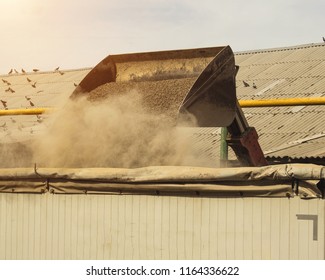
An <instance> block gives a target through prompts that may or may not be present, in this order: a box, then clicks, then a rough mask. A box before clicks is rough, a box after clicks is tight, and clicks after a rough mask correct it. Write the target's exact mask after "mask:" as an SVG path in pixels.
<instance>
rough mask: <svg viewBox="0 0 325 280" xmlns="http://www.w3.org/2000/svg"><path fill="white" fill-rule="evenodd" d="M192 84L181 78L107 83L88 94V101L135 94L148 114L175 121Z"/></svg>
mask: <svg viewBox="0 0 325 280" xmlns="http://www.w3.org/2000/svg"><path fill="white" fill-rule="evenodd" d="M194 82H195V78H183V79H173V80H161V81H142V82H119V83H107V84H104V85H102V86H100V87H98V88H96V89H95V90H93V91H92V92H90V94H89V100H91V101H102V100H104V99H111V98H112V97H114V96H116V95H132V93H135V92H136V93H137V94H139V95H140V96H141V97H142V106H144V109H145V110H146V111H147V112H148V113H149V114H157V115H167V116H169V117H171V118H173V119H176V118H177V112H178V109H179V106H180V105H181V103H182V101H183V99H184V98H185V96H186V94H187V92H188V91H189V89H190V88H191V86H192V85H193V83H194Z"/></svg>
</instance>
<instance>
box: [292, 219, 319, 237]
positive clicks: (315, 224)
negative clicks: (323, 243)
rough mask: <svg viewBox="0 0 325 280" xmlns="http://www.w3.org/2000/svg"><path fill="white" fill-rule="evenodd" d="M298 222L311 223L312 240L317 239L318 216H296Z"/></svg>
mask: <svg viewBox="0 0 325 280" xmlns="http://www.w3.org/2000/svg"><path fill="white" fill-rule="evenodd" d="M296 216H297V219H298V220H307V221H313V240H316V241H317V237H318V215H307V214H297V215H296Z"/></svg>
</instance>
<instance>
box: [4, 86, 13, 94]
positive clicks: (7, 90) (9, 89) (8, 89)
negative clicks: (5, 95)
mask: <svg viewBox="0 0 325 280" xmlns="http://www.w3.org/2000/svg"><path fill="white" fill-rule="evenodd" d="M5 91H6V92H9V91H10V92H11V93H14V92H15V91H14V90H13V89H12V88H11V87H8V88H7V89H6V90H5Z"/></svg>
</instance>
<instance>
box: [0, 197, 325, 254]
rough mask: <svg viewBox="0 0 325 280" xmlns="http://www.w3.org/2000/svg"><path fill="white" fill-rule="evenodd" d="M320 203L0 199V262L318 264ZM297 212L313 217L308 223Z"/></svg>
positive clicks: (321, 246)
mask: <svg viewBox="0 0 325 280" xmlns="http://www.w3.org/2000/svg"><path fill="white" fill-rule="evenodd" d="M324 205H325V201H324V200H318V199H313V200H301V199H299V198H294V199H286V198H282V199H281V198H233V199H230V198H200V197H171V196H165V197H162V196H146V195H143V196H139V195H51V194H43V195H34V194H4V193H1V194H0V259H324V248H325V247H324V219H325V215H324V210H325V209H324V208H325V207H324ZM297 214H304V215H307V214H312V215H318V240H317V241H315V240H313V221H308V220H298V219H297V216H296V215H297Z"/></svg>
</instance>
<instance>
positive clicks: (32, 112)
mask: <svg viewBox="0 0 325 280" xmlns="http://www.w3.org/2000/svg"><path fill="white" fill-rule="evenodd" d="M52 111H54V109H53V108H32V109H10V110H0V116H14V115H40V114H44V113H51V112H52Z"/></svg>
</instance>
